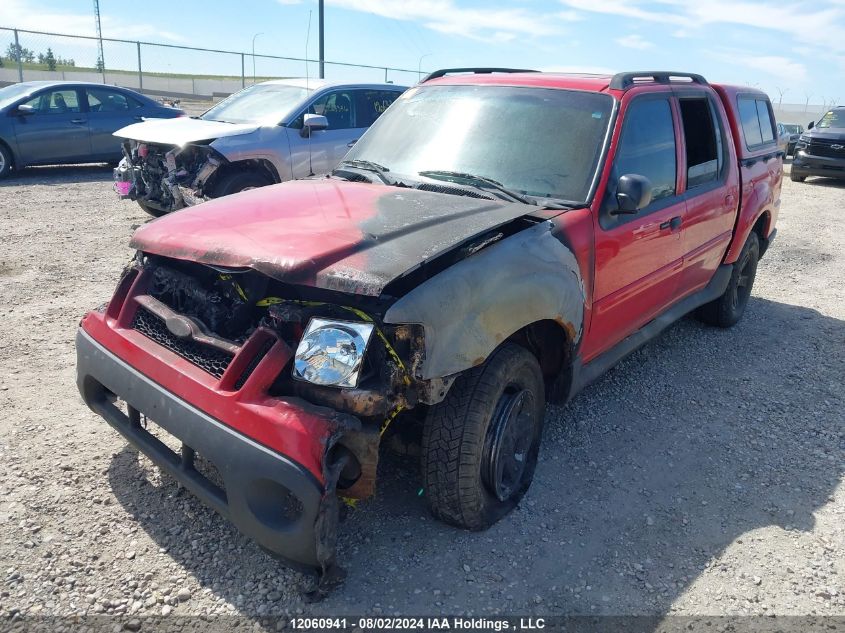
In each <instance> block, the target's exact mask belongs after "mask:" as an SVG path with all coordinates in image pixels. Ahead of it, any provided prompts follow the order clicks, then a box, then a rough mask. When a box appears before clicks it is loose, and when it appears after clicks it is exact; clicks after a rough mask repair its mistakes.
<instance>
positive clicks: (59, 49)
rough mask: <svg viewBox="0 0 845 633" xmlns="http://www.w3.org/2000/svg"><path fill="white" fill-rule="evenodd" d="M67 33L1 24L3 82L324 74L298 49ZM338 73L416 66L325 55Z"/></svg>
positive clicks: (403, 76) (359, 74)
mask: <svg viewBox="0 0 845 633" xmlns="http://www.w3.org/2000/svg"><path fill="white" fill-rule="evenodd" d="M102 43H103V54H102V58H101V57H100V55H99V47H98V38H96V37H87V36H81V35H63V34H61V33H46V32H42V31H28V30H24V29H13V28H7V27H0V86H3V85H6V84H10V83H16V82H19V81H34V80H53V81H55V80H72V81H94V82H100V83H105V84H111V85H118V86H124V87H126V88H132V89H134V90H139V91H141V92H144V93H147V94H152V95H158V96H166V97H178V98H192V99H207V100H211V99H213V98H214V97H222V96H225V95H229V94H231V93H233V92H237V91H238V90H240V89H241V88H243V87H245V86H248V85H251V84H252V83H256V82H260V81H266V80H268V79H282V78H285V77H305V76H309V77H317V76H318V74H319V63H318V62H317V61H316V60H313V59H312V60H308V59H305V58H297V57H282V56H278V55H262V54H256V55H253V54H252V53H251V52H238V51H224V50H216V49H207V48H195V47H191V46H177V45H173V44H159V43H154V42H141V41H131V40H118V39H112V38H102ZM325 75H326V78H327V79H330V80H343V81H355V82H361V83H363V82H372V83H381V82H390V83H395V84H399V85H405V86H410V85H413V84H415V83H416V82H417V81H418V80H419V77H420V75H421V73H420V72H418V71H416V70H411V69H407V68H393V67H390V66H368V65H364V64H350V63H345V62H330V61H327V62H325Z"/></svg>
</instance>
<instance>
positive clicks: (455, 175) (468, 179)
mask: <svg viewBox="0 0 845 633" xmlns="http://www.w3.org/2000/svg"><path fill="white" fill-rule="evenodd" d="M419 175H420V176H425V177H426V178H433V179H434V180H447V181H450V182H455V183H456V184H462V183H461V182H460V181H464V183H465V184H469V185H470V186H475V187H476V188H477V189H482V190H483V189H493V190H495V191H498V192H499V193H503V194H505V195H506V196H508V197H509V198H511V199H512V200H515V201H516V202H521V203H523V204H533V205H536V204H537V203H536V202H534V201H533V200H531V199H530V198H526V197H525V196H524V195H523V194H521V193H519V192H518V191H514V190H513V189H508V188H507V187H505V186H504V185H503V184H502V183H500V182H499V181H497V180H493V179H492V178H486V177H484V176H476V175H475V174H468V173H465V172H462V171H446V170H439V169H432V170H428V171H421V172H419ZM472 183H474V185H473V184H472Z"/></svg>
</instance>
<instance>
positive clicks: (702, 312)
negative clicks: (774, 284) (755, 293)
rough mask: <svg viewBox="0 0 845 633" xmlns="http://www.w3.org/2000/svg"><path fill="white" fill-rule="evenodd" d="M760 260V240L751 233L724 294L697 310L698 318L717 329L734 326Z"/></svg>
mask: <svg viewBox="0 0 845 633" xmlns="http://www.w3.org/2000/svg"><path fill="white" fill-rule="evenodd" d="M759 259H760V239H759V238H758V237H757V234H756V233H755V232H754V231H752V232H751V235H749V236H748V240H746V242H745V246H743V247H742V252H741V253H740V254H739V258H738V259H737V260H736V263H735V264H734V269H733V272H732V273H731V279H730V281H729V282H728V287H727V288H726V289H725V292H724V294H723V295H722V296H721V297H719V298H718V299H716V300H715V301H711V302H710V303H707V304H704V305H703V306H701V307H700V308H699V309H698V315H697V316H698V318H699V319H701V320H702V321H704V322H705V323H708V324H709V325H716V326H719V327H731V326H732V325H735V324H736V323H737V322H738V321H739V320H740V319H741V318H742V315H743V314H744V313H745V307H746V306H747V305H748V299H749V297H751V288H752V286H753V285H754V278H755V277H756V276H757V261H758V260H759Z"/></svg>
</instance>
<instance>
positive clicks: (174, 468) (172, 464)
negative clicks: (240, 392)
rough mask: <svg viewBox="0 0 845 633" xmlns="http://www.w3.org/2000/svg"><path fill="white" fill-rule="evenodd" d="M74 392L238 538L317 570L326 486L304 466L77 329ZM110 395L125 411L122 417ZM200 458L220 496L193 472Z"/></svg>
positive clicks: (322, 563) (197, 472)
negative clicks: (150, 425) (173, 442)
mask: <svg viewBox="0 0 845 633" xmlns="http://www.w3.org/2000/svg"><path fill="white" fill-rule="evenodd" d="M76 351H77V384H78V387H79V391H80V393H81V394H82V397H83V399H84V400H85V403H86V404H87V405H88V406H89V407H90V408H91V409H92V410H93V411H94V412H96V413H98V414H99V415H100V416H102V417H103V418H104V419H105V420H106V421H107V422H108V423H109V424H110V425H111V426H112V427H114V428H115V429H116V430H118V431H119V432H120V433H121V434H122V435H123V436H124V437H125V438H126V439H127V440H128V441H129V442H130V443H131V444H132V445H133V446H135V447H136V448H137V449H138V450H140V451H141V452H143V453H144V454H145V455H147V457H149V458H150V459H151V460H152V461H153V462H155V463H156V464H157V465H158V466H159V467H160V468H161V469H162V470H164V471H166V472H167V473H168V474H169V475H170V476H172V477H173V478H174V479H176V480H177V481H178V482H179V483H181V484H182V485H183V486H185V488H187V489H188V490H190V491H191V492H192V493H193V494H195V495H196V496H197V497H199V498H200V499H201V500H202V501H203V502H205V503H206V504H207V505H209V506H210V507H211V508H213V509H214V510H216V511H217V512H219V513H220V514H221V515H223V516H224V517H225V518H227V519H229V520H230V521H231V522H232V523H233V524H234V525H235V526H236V527H237V528H238V529H239V530H240V531H241V532H242V533H243V534H245V535H246V536H248V537H250V538H252V539H254V540H255V541H256V542H257V543H258V544H259V545H261V546H262V547H263V548H265V549H266V550H268V551H270V552H272V553H273V554H275V555H277V556H279V557H281V558H282V559H284V560H285V561H286V562H287V563H288V564H290V565H292V566H294V567H297V568H299V569H303V570H320V569H321V568H322V567H323V565H324V563H325V562H326V561H325V560H321V552H320V551H319V550H320V547H318V542H317V525H318V519H319V517H320V515H321V506H322V505H324V502H323V499H324V497H325V495H326V493H327V490H326V486H325V484H324V483H323V482H320V481H319V480H318V479H317V478H316V477H315V476H314V475H313V474H312V473H310V472H309V471H308V470H307V469H306V468H305V467H304V466H303V465H301V464H299V463H297V462H296V461H294V460H293V459H291V458H290V457H288V456H286V455H283V454H281V453H278V452H276V451H273V450H270V449H269V448H267V447H265V446H262V445H260V444H258V443H257V442H255V441H253V440H251V439H250V438H249V437H247V436H245V435H243V434H241V433H239V432H237V431H235V430H234V429H232V428H231V427H229V426H227V425H225V424H223V423H222V422H220V421H219V420H216V419H214V418H213V417H211V416H209V415H208V414H207V413H205V412H203V411H201V410H199V409H197V408H196V407H194V406H192V405H191V404H190V403H188V402H186V401H185V400H183V399H181V398H179V397H177V396H176V395H174V394H173V393H171V392H169V391H168V390H166V389H165V388H164V387H162V386H161V385H159V384H157V383H156V382H155V381H153V380H152V379H150V378H149V377H147V376H145V375H143V374H142V373H140V372H139V371H137V370H136V369H134V368H133V367H131V366H130V365H128V364H127V363H125V362H124V361H122V360H121V359H120V358H118V357H117V356H115V355H114V354H112V353H111V352H109V351H108V350H107V349H106V348H105V347H103V346H102V345H100V344H99V343H97V342H96V341H95V340H94V339H93V338H92V337H91V336H90V335H89V334H88V333H86V332H85V331H84V330H82V329H80V330H79V331H78V333H77V336H76ZM115 394H116V395H117V396H119V397H120V398H121V399H122V400H124V401H125V402H126V404H127V406H128V413H125V412H124V411H123V410H122V409H121V408H119V407H118V406H117V404H115V402H114V396H115ZM141 414H143V415H145V416H149V418H150V419H151V420H154V421H155V423H156V424H157V425H158V426H160V427H161V428H163V429H164V430H166V431H167V432H168V433H170V434H171V435H173V436H174V437H176V438H178V439H179V440H180V441H181V442H182V451H181V454H177V453H175V452H174V451H173V450H171V449H170V448H168V446H167V445H165V444H164V443H163V442H161V441H160V440H159V439H158V438H156V437H155V436H154V435H153V434H152V433H150V432H149V431H148V430H147V429H146V428H145V427H144V426H142V424H141ZM195 453H199V454H200V455H202V457H203V458H204V459H206V460H208V461H210V462H211V463H212V464H214V466H215V467H216V468H217V470H218V471H219V473H220V477H221V479H222V482H223V486H222V488H221V487H220V486H218V485H217V484H216V483H214V482H212V481H211V480H210V479H208V478H206V477H205V476H204V475H203V474H201V473H200V472H199V471H198V470H197V469H196V468H194V455H195Z"/></svg>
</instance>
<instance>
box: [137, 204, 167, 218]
mask: <svg viewBox="0 0 845 633" xmlns="http://www.w3.org/2000/svg"><path fill="white" fill-rule="evenodd" d="M135 202H137V203H138V206H139V207H141V208H142V209H143V210H144V212H145V213H149V214H150V215H151V216H153V217H154V218H160V217H161V216H163V215H167V211H162V210H161V209H156V208H155V207H151V206H149V205H147V204H144V203H143V202H141V201H140V200H136V201H135Z"/></svg>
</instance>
